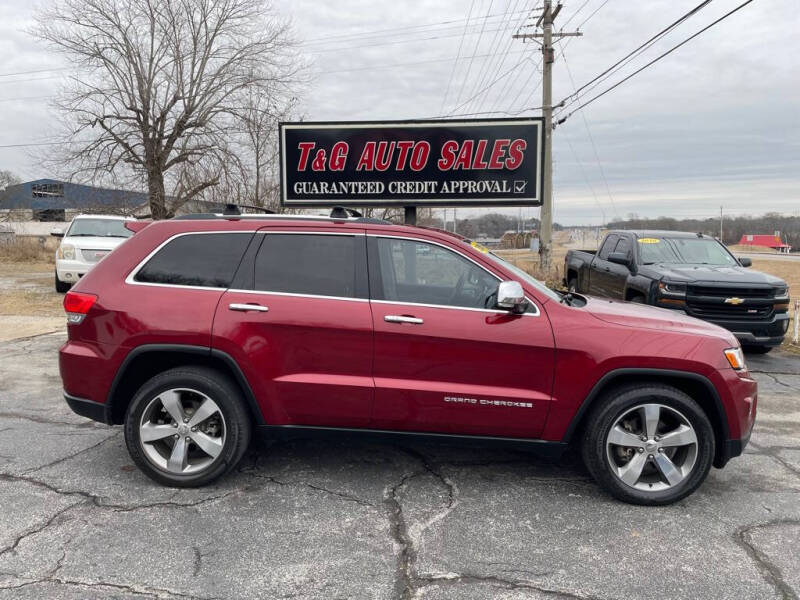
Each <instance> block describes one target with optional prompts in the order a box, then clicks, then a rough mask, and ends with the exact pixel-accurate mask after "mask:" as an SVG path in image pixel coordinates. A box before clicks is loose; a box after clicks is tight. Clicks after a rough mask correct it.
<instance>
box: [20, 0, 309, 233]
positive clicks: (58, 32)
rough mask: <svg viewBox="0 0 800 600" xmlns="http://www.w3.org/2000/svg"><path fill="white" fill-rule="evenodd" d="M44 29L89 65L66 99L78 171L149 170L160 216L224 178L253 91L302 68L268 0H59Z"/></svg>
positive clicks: (262, 91) (282, 87)
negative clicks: (240, 122) (243, 111)
mask: <svg viewBox="0 0 800 600" xmlns="http://www.w3.org/2000/svg"><path fill="white" fill-rule="evenodd" d="M35 33H36V34H37V35H39V36H40V37H41V38H43V39H44V40H46V41H48V42H49V43H50V44H51V45H52V46H53V47H54V48H55V49H56V50H58V51H60V52H61V53H62V54H64V55H65V57H66V58H67V59H68V60H69V61H70V62H71V63H72V64H73V65H74V66H75V67H76V69H77V70H78V72H79V73H81V75H77V76H74V77H72V78H71V81H72V84H71V86H70V87H69V89H68V90H66V91H65V92H64V93H63V95H62V97H61V98H60V100H59V101H58V102H57V104H56V106H57V108H59V109H60V110H61V111H62V113H63V115H64V117H65V123H66V126H67V127H66V137H67V140H68V141H69V142H70V143H69V145H68V150H67V151H66V154H65V156H64V157H63V159H64V160H65V161H66V164H69V165H70V167H71V175H72V176H74V177H81V178H86V177H89V178H91V179H92V180H94V179H97V178H100V179H102V178H103V177H106V176H111V177H115V178H119V177H128V178H139V180H140V181H141V180H146V182H147V189H148V196H149V203H150V209H151V213H152V215H153V217H154V218H164V217H167V216H169V215H170V213H172V212H173V211H174V209H175V207H176V206H177V205H179V204H180V203H183V202H186V201H188V200H191V199H192V198H195V197H197V196H198V194H201V193H202V192H203V191H204V190H207V189H209V188H211V187H213V186H216V185H218V184H219V183H220V182H222V181H223V180H225V179H226V177H227V176H228V174H229V172H230V171H231V170H232V169H233V168H235V167H236V166H237V161H238V157H237V155H236V145H237V143H236V140H237V138H238V137H239V136H241V134H242V131H241V128H240V125H239V118H238V112H239V109H240V108H241V107H242V106H243V105H244V104H243V103H244V102H246V100H247V98H248V97H250V96H252V95H253V94H256V95H262V96H264V97H280V96H287V97H291V95H292V93H291V88H292V86H293V85H294V84H295V83H296V81H297V76H298V73H299V72H300V71H301V70H302V65H300V63H299V61H298V59H297V56H296V55H295V54H294V52H293V42H292V39H291V36H290V32H289V27H288V25H287V23H285V22H282V21H280V20H278V19H277V18H275V17H274V16H273V14H272V12H271V11H270V7H269V5H268V4H267V2H266V0H56V1H55V4H54V5H53V6H52V7H50V8H47V9H44V10H43V11H41V12H40V13H39V14H38V15H37V28H36V29H35ZM168 186H169V188H170V194H169V195H170V200H169V201H168V193H167V187H168Z"/></svg>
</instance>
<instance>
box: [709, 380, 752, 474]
mask: <svg viewBox="0 0 800 600" xmlns="http://www.w3.org/2000/svg"><path fill="white" fill-rule="evenodd" d="M718 374H719V376H720V377H721V381H719V383H718V384H717V385H715V387H716V388H717V391H718V392H719V394H720V399H721V400H722V405H723V406H722V408H723V409H724V412H725V415H724V418H726V419H727V421H728V423H727V425H728V426H727V435H720V437H721V439H720V437H718V438H717V439H718V441H719V443H718V444H717V451H716V454H715V456H714V466H715V467H717V468H722V467H724V466H725V464H726V463H727V462H728V461H729V460H730V459H731V458H734V457H736V456H739V455H741V454H742V452H743V451H744V448H745V446H747V443H748V442H749V441H750V435H751V433H752V431H753V426H754V425H755V422H756V413H757V411H758V383H757V382H756V381H755V380H754V379H751V378H750V377H740V376H739V375H738V374H737V373H736V371H734V370H733V369H730V368H726V369H721V370H720V371H718ZM718 433H719V434H724V433H726V432H725V431H724V430H723V431H721V432H718Z"/></svg>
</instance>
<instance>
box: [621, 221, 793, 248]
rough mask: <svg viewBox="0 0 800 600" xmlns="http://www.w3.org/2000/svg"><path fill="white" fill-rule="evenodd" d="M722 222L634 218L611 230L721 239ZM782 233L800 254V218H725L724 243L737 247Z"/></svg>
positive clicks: (785, 239)
mask: <svg viewBox="0 0 800 600" xmlns="http://www.w3.org/2000/svg"><path fill="white" fill-rule="evenodd" d="M719 226H720V222H719V218H711V219H673V218H671V217H658V218H656V219H643V218H639V217H637V216H636V215H630V216H629V218H628V219H626V220H624V221H612V222H611V223H608V225H607V227H608V228H609V229H664V230H667V231H694V232H702V233H705V234H708V235H713V236H715V237H719ZM776 231H779V232H780V236H781V239H782V240H783V241H784V242H785V243H787V244H790V245H791V246H792V248H794V249H798V250H800V217H792V216H787V215H782V214H780V213H776V212H770V213H766V214H764V215H762V216H739V217H728V216H725V215H723V218H722V242H723V243H725V244H728V245H730V244H737V243H738V242H739V240H740V239H742V236H743V235H749V234H762V235H764V234H766V235H772V234H773V233H775V232H776Z"/></svg>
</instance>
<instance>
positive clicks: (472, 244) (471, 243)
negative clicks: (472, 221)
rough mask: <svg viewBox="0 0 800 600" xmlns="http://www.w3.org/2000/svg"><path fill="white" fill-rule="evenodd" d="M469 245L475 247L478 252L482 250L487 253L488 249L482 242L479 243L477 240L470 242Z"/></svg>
mask: <svg viewBox="0 0 800 600" xmlns="http://www.w3.org/2000/svg"><path fill="white" fill-rule="evenodd" d="M470 246H472V247H473V248H475V250H477V251H478V252H483V253H484V254H489V249H488V248H487V247H486V246H484V245H482V244H479V243H478V242H470Z"/></svg>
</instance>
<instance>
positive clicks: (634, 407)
mask: <svg viewBox="0 0 800 600" xmlns="http://www.w3.org/2000/svg"><path fill="white" fill-rule="evenodd" d="M588 423H589V425H588V427H587V432H586V436H585V438H584V442H583V460H584V462H585V464H586V467H587V468H588V469H589V471H590V472H591V474H592V476H593V477H594V478H595V479H596V480H597V482H598V483H599V484H600V485H601V487H603V488H604V489H605V490H606V491H608V492H609V493H610V494H611V495H612V496H614V497H615V498H618V499H619V500H623V501H625V502H630V503H632V504H643V505H663V504H670V503H672V502H676V501H678V500H680V499H681V498H685V497H686V496H688V495H689V494H691V493H692V492H693V491H694V490H696V489H697V487H698V486H699V485H700V484H701V483H702V482H703V481H704V480H705V478H706V476H707V475H708V471H709V469H710V468H711V463H712V460H713V458H714V431H713V429H712V427H711V423H710V421H709V420H708V417H707V416H706V414H705V413H704V412H703V410H702V409H701V408H700V406H699V405H698V404H697V402H695V401H694V400H692V399H691V398H690V397H689V396H687V395H686V394H684V393H683V392H681V391H680V390H677V389H675V388H673V387H669V386H663V385H633V386H625V387H621V388H616V389H614V390H612V391H611V392H610V393H608V394H606V395H605V396H604V397H603V398H601V399H600V401H599V403H598V406H597V408H596V409H595V410H594V411H593V412H592V414H591V415H590V417H589V421H588Z"/></svg>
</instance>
